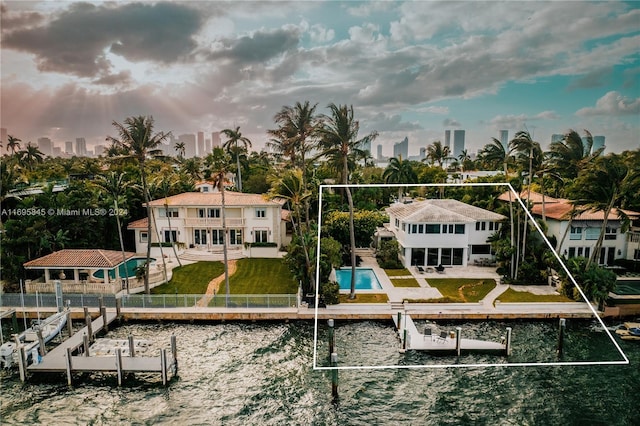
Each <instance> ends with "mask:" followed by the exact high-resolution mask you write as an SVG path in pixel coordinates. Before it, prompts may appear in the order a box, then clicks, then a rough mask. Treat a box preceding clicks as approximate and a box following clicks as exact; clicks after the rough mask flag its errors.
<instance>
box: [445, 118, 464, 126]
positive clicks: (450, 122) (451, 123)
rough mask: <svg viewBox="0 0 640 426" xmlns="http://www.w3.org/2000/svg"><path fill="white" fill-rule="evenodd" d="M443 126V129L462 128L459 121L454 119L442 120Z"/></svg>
mask: <svg viewBox="0 0 640 426" xmlns="http://www.w3.org/2000/svg"><path fill="white" fill-rule="evenodd" d="M442 126H443V127H460V126H461V124H460V122H459V121H458V120H455V119H453V118H445V119H444V120H442Z"/></svg>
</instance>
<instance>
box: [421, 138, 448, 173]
mask: <svg viewBox="0 0 640 426" xmlns="http://www.w3.org/2000/svg"><path fill="white" fill-rule="evenodd" d="M450 158H451V148H449V147H448V146H443V145H442V142H440V141H435V142H433V143H432V144H430V145H429V146H427V156H426V157H425V160H427V161H429V162H430V163H431V164H438V166H440V167H442V166H443V164H444V163H445V161H448V160H449V159H450Z"/></svg>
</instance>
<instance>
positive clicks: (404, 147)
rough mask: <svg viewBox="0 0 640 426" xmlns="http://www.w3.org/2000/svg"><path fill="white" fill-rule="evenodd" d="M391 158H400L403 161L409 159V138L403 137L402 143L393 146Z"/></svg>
mask: <svg viewBox="0 0 640 426" xmlns="http://www.w3.org/2000/svg"><path fill="white" fill-rule="evenodd" d="M393 156H394V157H396V158H399V157H400V156H402V159H403V160H406V159H407V158H408V157H409V138H407V137H405V138H404V139H403V140H402V142H398V143H395V144H393Z"/></svg>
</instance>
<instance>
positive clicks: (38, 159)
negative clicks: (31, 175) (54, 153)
mask: <svg viewBox="0 0 640 426" xmlns="http://www.w3.org/2000/svg"><path fill="white" fill-rule="evenodd" d="M18 155H19V158H20V164H22V165H24V166H25V167H26V168H27V170H29V171H33V168H34V167H35V165H36V164H39V163H42V161H43V160H44V153H43V152H42V151H40V150H39V149H38V147H37V146H35V145H31V144H30V143H29V144H27V146H26V148H25V149H23V150H22V151H19V153H18Z"/></svg>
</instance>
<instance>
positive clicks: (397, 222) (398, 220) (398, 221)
mask: <svg viewBox="0 0 640 426" xmlns="http://www.w3.org/2000/svg"><path fill="white" fill-rule="evenodd" d="M399 226H400V219H396V228H398V227H399ZM402 226H404V223H403V224H402ZM402 229H404V228H402Z"/></svg>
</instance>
